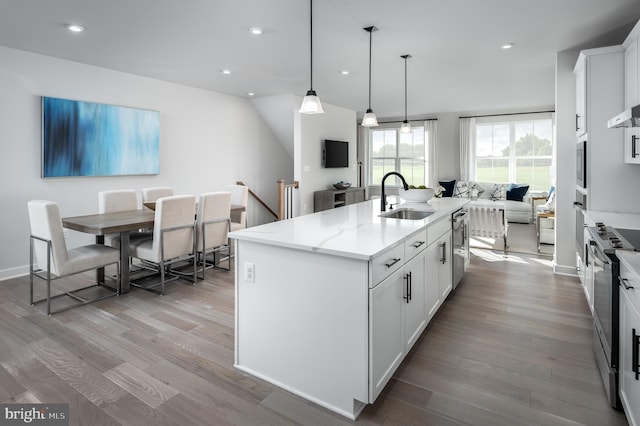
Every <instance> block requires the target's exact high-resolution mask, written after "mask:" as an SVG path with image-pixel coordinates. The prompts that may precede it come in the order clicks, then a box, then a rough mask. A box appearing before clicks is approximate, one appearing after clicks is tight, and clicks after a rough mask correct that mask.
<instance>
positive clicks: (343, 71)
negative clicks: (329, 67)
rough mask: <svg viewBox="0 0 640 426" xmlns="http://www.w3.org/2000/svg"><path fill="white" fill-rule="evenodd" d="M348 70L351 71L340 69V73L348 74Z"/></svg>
mask: <svg viewBox="0 0 640 426" xmlns="http://www.w3.org/2000/svg"><path fill="white" fill-rule="evenodd" d="M350 72H351V71H349V70H342V71H340V74H342V75H349V73H350Z"/></svg>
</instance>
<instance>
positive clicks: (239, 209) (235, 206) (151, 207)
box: [142, 201, 246, 212]
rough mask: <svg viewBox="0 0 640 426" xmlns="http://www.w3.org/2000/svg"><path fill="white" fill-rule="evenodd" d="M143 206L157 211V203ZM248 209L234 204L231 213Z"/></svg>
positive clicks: (150, 202) (153, 202)
mask: <svg viewBox="0 0 640 426" xmlns="http://www.w3.org/2000/svg"><path fill="white" fill-rule="evenodd" d="M142 205H143V206H145V207H146V208H148V209H151V210H154V211H155V209H156V202H155V201H148V202H146V203H142ZM197 205H198V203H196V206H197ZM245 210H246V209H245V208H244V206H241V205H236V204H232V205H231V211H232V212H243V211H245Z"/></svg>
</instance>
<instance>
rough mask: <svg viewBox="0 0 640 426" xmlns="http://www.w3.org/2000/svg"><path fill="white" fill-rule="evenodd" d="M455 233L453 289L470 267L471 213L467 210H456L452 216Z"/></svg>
mask: <svg viewBox="0 0 640 426" xmlns="http://www.w3.org/2000/svg"><path fill="white" fill-rule="evenodd" d="M451 223H452V231H453V235H452V237H453V261H452V262H451V264H452V268H453V271H452V272H453V288H454V289H455V288H456V287H457V286H458V283H459V282H460V280H461V279H462V277H463V276H464V271H465V269H466V268H467V267H468V266H469V213H468V210H467V209H466V208H462V209H460V210H456V211H455V212H453V214H452V215H451Z"/></svg>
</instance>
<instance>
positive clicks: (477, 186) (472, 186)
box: [469, 182, 484, 195]
mask: <svg viewBox="0 0 640 426" xmlns="http://www.w3.org/2000/svg"><path fill="white" fill-rule="evenodd" d="M469 189H475V190H476V191H478V195H480V194H482V193H483V192H484V188H483V187H482V186H480V184H479V183H478V182H469Z"/></svg>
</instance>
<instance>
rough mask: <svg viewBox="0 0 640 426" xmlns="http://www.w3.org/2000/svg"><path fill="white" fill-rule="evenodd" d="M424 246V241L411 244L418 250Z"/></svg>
mask: <svg viewBox="0 0 640 426" xmlns="http://www.w3.org/2000/svg"><path fill="white" fill-rule="evenodd" d="M423 244H424V241H416V242H415V243H413V244H411V247H413V248H418V247H420V246H421V245H423Z"/></svg>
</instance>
